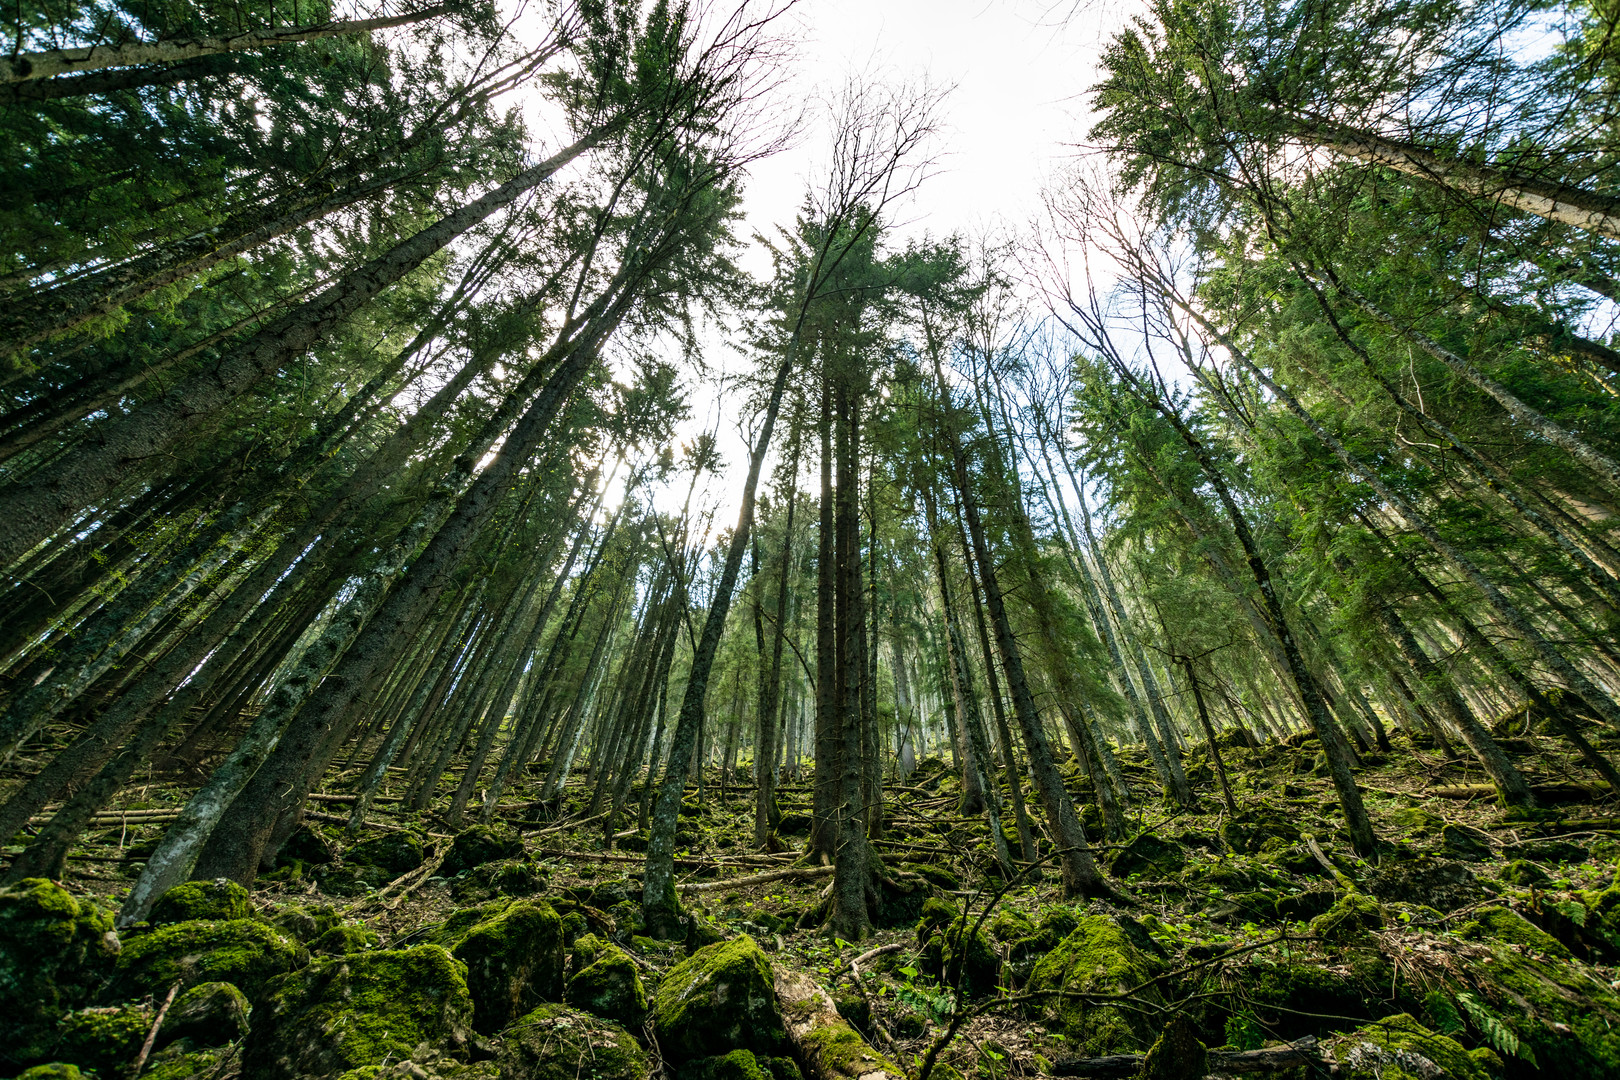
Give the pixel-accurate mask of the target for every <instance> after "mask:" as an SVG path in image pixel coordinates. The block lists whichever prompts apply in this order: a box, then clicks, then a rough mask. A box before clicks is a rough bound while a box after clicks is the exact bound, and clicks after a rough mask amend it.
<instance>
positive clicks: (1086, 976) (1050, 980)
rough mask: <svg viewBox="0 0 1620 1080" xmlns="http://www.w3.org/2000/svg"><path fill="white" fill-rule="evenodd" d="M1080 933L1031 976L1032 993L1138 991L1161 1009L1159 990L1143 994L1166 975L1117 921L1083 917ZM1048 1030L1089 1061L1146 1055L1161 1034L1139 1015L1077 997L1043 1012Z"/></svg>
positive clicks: (1055, 1001)
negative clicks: (1150, 983)
mask: <svg viewBox="0 0 1620 1080" xmlns="http://www.w3.org/2000/svg"><path fill="white" fill-rule="evenodd" d="M1075 922H1076V924H1077V925H1076V928H1075V930H1074V931H1073V932H1072V933H1070V934H1069V935H1068V936H1067V937H1065V938H1064V939H1063V940H1062V941H1060V942H1058V943H1057V945H1055V946H1054V947H1053V948H1052V950H1051V951H1050V952H1048V953H1047V954H1046V955H1045V956H1043V957H1042V958H1041V959H1040V960H1039V961H1038V962H1037V963H1036V965H1035V968H1034V970H1033V971H1031V972H1030V976H1029V982H1028V984H1027V985H1026V986H1025V990H1026V991H1039V992H1048V993H1051V992H1055V991H1064V992H1067V993H1069V994H1075V993H1098V994H1121V993H1125V992H1127V991H1135V992H1136V994H1137V996H1138V997H1140V998H1142V999H1143V1000H1144V1001H1146V1002H1148V1003H1150V1004H1154V1005H1157V1004H1159V1003H1160V1002H1161V1001H1162V1000H1163V998H1162V995H1161V994H1160V992H1159V989H1158V988H1157V987H1156V986H1147V987H1145V988H1144V989H1141V990H1138V989H1137V988H1138V987H1141V986H1142V985H1143V984H1144V983H1146V982H1147V981H1148V980H1149V979H1152V978H1153V977H1154V976H1155V975H1158V974H1159V973H1160V969H1159V966H1158V965H1157V963H1156V962H1155V961H1154V960H1153V959H1152V958H1151V957H1149V956H1148V955H1147V954H1146V953H1144V952H1142V950H1140V949H1138V948H1137V947H1136V946H1135V945H1133V944H1131V940H1130V937H1129V936H1128V935H1126V933H1125V932H1124V930H1122V929H1120V927H1119V926H1118V924H1116V923H1115V922H1114V921H1113V920H1112V919H1109V918H1107V917H1106V916H1102V915H1080V916H1077V917H1076V918H1075ZM1042 1012H1043V1015H1044V1017H1045V1019H1046V1021H1047V1023H1048V1024H1050V1025H1051V1026H1053V1027H1054V1028H1056V1029H1057V1030H1058V1031H1061V1032H1062V1033H1063V1034H1064V1035H1065V1036H1067V1037H1068V1038H1069V1040H1070V1041H1071V1042H1073V1043H1074V1044H1075V1046H1076V1047H1078V1048H1079V1051H1080V1055H1081V1056H1084V1057H1099V1056H1102V1055H1105V1054H1121V1053H1132V1052H1140V1051H1142V1050H1146V1049H1147V1048H1148V1047H1149V1046H1150V1045H1152V1043H1153V1041H1154V1039H1155V1038H1157V1037H1158V1034H1159V1032H1158V1031H1156V1030H1155V1029H1154V1028H1153V1027H1152V1026H1151V1025H1150V1024H1148V1023H1147V1022H1146V1021H1145V1020H1144V1019H1143V1015H1144V1014H1143V1013H1142V1012H1141V1011H1139V1010H1125V1009H1119V1008H1115V1007H1114V1006H1112V1005H1102V1004H1094V1003H1091V1002H1086V1001H1083V1000H1080V999H1078V998H1075V997H1068V996H1061V997H1060V996H1057V994H1055V993H1054V994H1053V996H1052V997H1051V998H1049V999H1047V1002H1046V1003H1045V1004H1044V1005H1043V1006H1042Z"/></svg>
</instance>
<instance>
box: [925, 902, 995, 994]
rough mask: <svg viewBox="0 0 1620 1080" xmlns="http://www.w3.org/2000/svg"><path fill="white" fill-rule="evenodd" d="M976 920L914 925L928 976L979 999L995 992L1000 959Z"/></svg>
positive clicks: (960, 919) (962, 919) (956, 919)
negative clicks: (959, 985) (959, 987)
mask: <svg viewBox="0 0 1620 1080" xmlns="http://www.w3.org/2000/svg"><path fill="white" fill-rule="evenodd" d="M977 923H978V920H977V919H973V920H968V919H966V918H962V917H958V918H955V919H953V920H951V921H950V922H949V923H946V924H945V925H943V926H940V925H938V924H937V923H933V922H930V921H927V920H924V921H920V922H919V923H918V924H917V938H918V943H919V944H920V945H921V946H922V959H923V964H924V965H925V966H926V967H927V968H928V971H929V974H931V975H933V976H934V977H935V978H937V979H940V980H942V981H944V982H945V983H946V984H947V985H949V986H956V985H957V984H958V983H960V984H961V987H962V991H963V993H966V994H967V995H968V996H970V997H982V996H984V995H985V994H988V993H990V992H991V991H993V990H995V988H996V983H997V982H998V981H999V979H1000V978H1001V957H1000V956H999V955H997V953H996V949H995V946H994V945H993V944H992V943H991V941H990V937H989V935H988V934H986V933H985V932H984V929H983V928H982V927H980V926H978V925H977Z"/></svg>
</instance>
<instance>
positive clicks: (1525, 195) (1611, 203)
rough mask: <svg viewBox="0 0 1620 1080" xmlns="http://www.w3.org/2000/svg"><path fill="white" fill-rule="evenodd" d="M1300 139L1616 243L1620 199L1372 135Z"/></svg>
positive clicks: (1332, 133)
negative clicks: (1518, 174) (1461, 159)
mask: <svg viewBox="0 0 1620 1080" xmlns="http://www.w3.org/2000/svg"><path fill="white" fill-rule="evenodd" d="M1301 137H1302V138H1303V139H1304V140H1305V141H1307V142H1310V143H1312V144H1314V145H1316V146H1320V147H1321V148H1323V149H1324V150H1328V151H1331V152H1332V153H1335V154H1338V155H1340V156H1342V157H1347V158H1351V159H1353V160H1356V161H1362V162H1366V163H1367V164H1369V165H1379V166H1382V167H1384V168H1386V169H1393V170H1395V171H1396V172H1399V173H1404V174H1405V175H1407V176H1413V177H1417V178H1418V179H1419V180H1424V181H1427V182H1429V183H1431V184H1435V185H1437V186H1439V187H1443V188H1447V189H1449V190H1451V191H1457V192H1461V193H1462V194H1465V195H1472V196H1474V197H1476V198H1480V199H1485V200H1488V201H1490V202H1495V203H1500V204H1501V205H1503V206H1505V207H1507V208H1509V209H1510V210H1517V211H1519V212H1521V213H1525V214H1534V215H1535V216H1536V217H1541V218H1546V219H1547V220H1548V221H1556V222H1558V223H1559V224H1560V225H1570V226H1573V227H1574V228H1577V229H1581V230H1583V231H1585V232H1592V233H1597V234H1598V235H1600V236H1607V237H1610V238H1612V239H1620V199H1617V198H1615V197H1614V196H1612V195H1604V194H1602V193H1601V192H1596V191H1591V190H1588V189H1586V188H1582V187H1578V186H1576V185H1574V184H1560V183H1556V182H1553V181H1548V180H1542V179H1538V178H1535V177H1526V176H1517V175H1515V174H1514V173H1513V172H1511V171H1509V170H1506V169H1498V168H1493V167H1491V166H1489V165H1477V164H1474V163H1472V162H1465V161H1460V160H1458V159H1457V158H1454V157H1449V156H1446V155H1442V154H1438V153H1436V152H1435V151H1433V150H1429V149H1427V148H1425V147H1420V146H1414V145H1412V144H1411V143H1405V142H1398V141H1396V140H1394V139H1386V138H1384V137H1382V136H1379V135H1375V134H1373V133H1371V132H1367V131H1360V130H1357V129H1355V128H1349V127H1335V128H1331V129H1329V130H1327V131H1323V132H1315V131H1306V132H1304V133H1303V134H1302V135H1301Z"/></svg>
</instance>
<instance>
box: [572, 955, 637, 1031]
mask: <svg viewBox="0 0 1620 1080" xmlns="http://www.w3.org/2000/svg"><path fill="white" fill-rule="evenodd" d="M586 937H591V935H586ZM581 940H582V941H583V940H584V939H583V938H582V939H581ZM592 940H596V939H594V938H593V939H592ZM597 945H598V946H599V947H598V948H596V949H595V950H593V951H592V953H591V954H590V958H589V961H588V962H587V963H585V964H584V966H582V967H581V968H580V969H579V970H578V971H577V972H576V973H575V974H574V977H573V978H571V979H569V980H568V1002H569V1004H571V1005H575V1006H578V1007H579V1008H581V1009H584V1010H585V1011H586V1012H589V1013H592V1014H594V1015H596V1016H600V1017H602V1018H603V1019H605V1020H612V1021H614V1022H615V1023H619V1024H623V1025H624V1026H625V1027H627V1028H629V1029H630V1030H632V1031H636V1030H639V1029H640V1028H641V1025H642V1024H643V1023H645V1022H646V1020H647V989H646V987H644V986H643V985H642V982H641V974H640V973H639V972H638V971H637V970H636V962H635V961H634V960H632V959H631V958H630V954H629V953H627V952H625V951H624V950H623V949H621V948H619V947H618V946H616V945H605V944H602V943H601V942H600V941H597ZM575 947H576V952H575V959H576V960H578V959H579V956H580V954H579V952H578V951H577V949H578V944H577V943H576V946H575Z"/></svg>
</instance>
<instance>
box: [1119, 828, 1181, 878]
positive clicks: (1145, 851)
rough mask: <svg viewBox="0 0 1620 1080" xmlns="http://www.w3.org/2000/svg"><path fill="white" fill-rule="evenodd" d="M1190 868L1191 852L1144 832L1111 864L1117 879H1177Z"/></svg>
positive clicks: (1121, 851)
mask: <svg viewBox="0 0 1620 1080" xmlns="http://www.w3.org/2000/svg"><path fill="white" fill-rule="evenodd" d="M1185 865H1187V853H1186V852H1185V851H1182V850H1181V845H1180V844H1178V843H1176V842H1175V841H1174V840H1164V839H1161V838H1160V837H1157V836H1154V835H1153V834H1152V833H1143V834H1142V835H1140V836H1138V837H1137V838H1136V839H1134V840H1132V841H1131V842H1130V843H1128V844H1126V845H1125V846H1124V847H1123V848H1121V849H1120V850H1119V851H1118V852H1117V853H1115V855H1114V858H1113V860H1112V861H1111V862H1110V863H1109V864H1108V868H1109V870H1111V871H1112V872H1113V874H1114V876H1115V877H1119V878H1125V877H1130V876H1131V875H1132V874H1146V875H1149V876H1151V877H1156V878H1164V877H1173V876H1174V875H1176V874H1178V873H1180V872H1181V868H1182V867H1183V866H1185Z"/></svg>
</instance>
